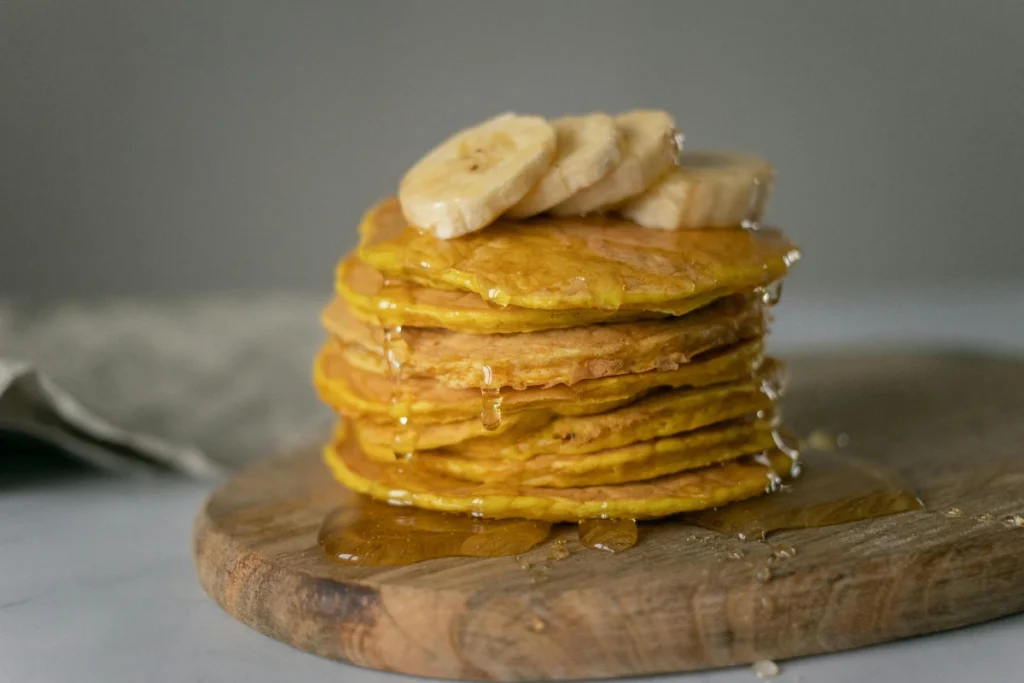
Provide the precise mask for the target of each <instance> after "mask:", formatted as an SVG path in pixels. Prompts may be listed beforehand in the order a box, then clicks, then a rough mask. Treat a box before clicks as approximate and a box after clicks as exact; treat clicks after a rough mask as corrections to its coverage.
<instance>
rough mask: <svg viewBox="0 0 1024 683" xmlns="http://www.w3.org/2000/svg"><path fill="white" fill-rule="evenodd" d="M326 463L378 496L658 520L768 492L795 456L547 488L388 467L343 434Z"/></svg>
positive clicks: (517, 511) (514, 511)
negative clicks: (608, 482) (627, 480)
mask: <svg viewBox="0 0 1024 683" xmlns="http://www.w3.org/2000/svg"><path fill="white" fill-rule="evenodd" d="M324 460H325V462H326V463H327V465H328V466H329V467H330V469H331V471H332V473H333V474H334V476H335V478H336V479H337V480H338V481H340V482H341V483H342V484H344V485H345V486H346V487H347V488H349V489H352V490H353V491H356V492H357V493H364V494H366V495H368V496H370V497H371V498H375V499H377V500H382V501H388V502H392V503H396V504H404V505H415V506H416V507H420V508H425V509H428V510H440V511H443V512H460V513H469V514H473V515H476V516H479V517H491V518H509V517H522V518H525V519H539V520H546V521H552V522H575V521H578V520H580V519H589V518H598V517H604V518H610V519H623V518H628V519H651V518H654V517H665V516H668V515H674V514H677V513H680V512H689V511H692V510H704V509H708V508H714V507H718V506H720V505H724V504H726V503H730V502H732V501H737V500H743V499H745V498H751V497H753V496H757V495H760V494H762V493H764V492H765V491H766V490H767V489H768V487H769V485H770V483H771V482H772V481H773V480H775V478H776V477H777V476H785V475H787V474H788V473H789V470H790V467H791V466H792V461H791V460H790V459H789V458H788V457H786V456H785V455H783V454H782V453H781V452H779V451H770V452H769V453H768V454H767V461H766V462H767V463H768V464H766V465H762V464H759V463H758V462H757V461H755V460H754V459H751V458H741V459H739V460H732V461H729V462H726V463H724V464H722V465H711V466H709V467H703V468H701V469H697V470H691V471H686V472H681V473H677V474H670V475H666V476H664V477H658V478H657V479H650V480H647V481H644V482H638V483H633V484H615V485H605V486H586V487H578V488H564V489H556V488H548V487H535V486H519V485H515V484H474V483H469V482H463V481H459V480H457V479H452V478H450V477H444V476H441V475H438V474H435V473H432V472H427V471H424V470H422V469H416V468H415V467H413V466H412V463H409V464H408V465H406V464H403V465H402V466H398V465H382V464H380V463H376V462H373V461H371V460H369V459H367V458H366V456H364V455H363V453H362V452H361V451H360V450H359V446H358V444H357V443H356V441H355V440H354V439H346V438H344V436H343V434H342V435H339V438H338V439H336V440H335V441H334V442H332V443H331V444H330V445H328V446H327V447H326V448H325V450H324Z"/></svg>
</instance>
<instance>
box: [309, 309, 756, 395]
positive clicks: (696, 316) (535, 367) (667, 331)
mask: <svg viewBox="0 0 1024 683" xmlns="http://www.w3.org/2000/svg"><path fill="white" fill-rule="evenodd" d="M322 318H323V323H324V326H325V327H326V328H327V330H328V332H329V333H330V334H332V335H333V336H335V337H337V338H338V339H340V340H342V341H344V342H346V343H350V344H358V345H360V346H362V347H364V348H366V349H368V350H370V351H371V352H373V353H374V354H376V355H377V356H379V357H380V358H381V360H382V362H383V359H384V358H385V356H386V353H385V347H386V346H387V347H388V348H387V350H388V352H390V353H391V354H392V355H393V356H394V358H395V359H396V360H397V361H398V362H400V363H401V366H402V378H403V380H404V379H405V378H406V377H412V376H426V377H434V378H436V379H438V380H439V381H440V382H442V383H443V384H446V385H447V386H449V387H453V388H456V389H462V388H470V387H476V388H480V387H513V388H515V389H521V388H524V387H530V386H540V387H550V386H553V385H556V384H568V385H573V384H576V383H577V382H580V381H583V380H588V379H595V378H599V377H610V376H614V375H625V374H630V373H639V372H646V371H649V370H655V369H657V370H674V369H676V368H678V367H679V366H680V365H682V364H685V363H688V362H690V361H691V360H692V359H693V358H694V357H696V356H698V355H699V354H701V353H704V352H706V351H710V350H712V349H716V348H719V347H724V346H729V345H732V344H735V343H737V342H741V341H745V340H748V339H754V338H758V337H761V336H762V335H763V334H764V332H765V315H764V310H763V305H762V304H761V302H760V301H759V300H758V299H757V298H755V297H744V296H731V297H726V298H723V299H719V300H717V301H715V302H714V303H712V304H710V305H709V306H705V307H704V308H701V309H700V310H697V311H694V312H693V313H690V314H689V315H685V316H682V317H679V318H665V319H661V320H644V321H636V322H622V323H607V324H602V325H585V326H582V327H573V328H570V329H558V330H545V331H541V332H531V333H523V334H499V335H479V334H467V333H464V332H451V331H448V330H439V329H430V328H409V329H403V330H402V332H401V334H400V335H391V336H390V338H388V336H387V335H386V332H385V330H384V328H380V327H376V326H372V325H368V324H366V323H364V322H362V321H361V320H359V318H357V317H356V316H355V315H353V314H352V312H351V309H350V308H349V306H348V305H347V304H346V303H345V302H344V301H343V300H342V299H335V300H334V301H333V302H332V303H331V304H330V305H329V306H328V307H327V308H326V309H325V310H324V312H323V316H322Z"/></svg>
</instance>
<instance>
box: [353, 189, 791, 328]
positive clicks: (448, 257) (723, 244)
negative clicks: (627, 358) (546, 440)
mask: <svg viewBox="0 0 1024 683" xmlns="http://www.w3.org/2000/svg"><path fill="white" fill-rule="evenodd" d="M360 233H361V242H360V246H359V249H358V256H359V258H360V259H361V260H362V261H364V262H365V263H367V264H369V265H370V266H372V267H374V268H376V269H377V270H378V271H380V272H381V273H383V274H384V276H385V277H388V278H397V279H403V280H410V281H413V282H416V283H418V284H421V285H424V286H427V287H430V288H432V289H449V290H452V289H455V290H461V291H466V292H474V293H476V294H478V295H479V296H480V297H481V298H483V299H485V300H487V301H493V302H494V303H496V304H498V305H499V306H508V305H514V306H519V307H523V308H534V309H542V310H557V311H563V310H569V309H602V310H617V309H621V308H627V309H628V308H637V309H640V310H651V309H652V307H653V308H656V307H657V306H659V305H664V304H667V303H668V302H679V301H682V300H684V299H686V298H689V297H694V296H700V295H705V294H708V293H710V292H713V291H719V290H731V291H735V290H753V289H755V288H757V287H762V286H765V285H767V284H769V283H771V282H774V281H776V280H778V279H780V278H782V277H783V276H784V275H785V274H786V271H787V269H788V268H789V266H790V265H791V264H792V263H793V262H795V261H796V260H797V259H798V258H799V251H797V249H796V247H795V246H794V245H793V244H792V243H791V242H790V241H789V240H787V239H786V238H785V236H784V235H783V234H782V233H781V232H780V231H778V230H774V229H760V230H745V229H740V228H736V229H716V230H676V231H670V230H650V229H647V228H643V227H640V226H638V225H636V224H635V223H632V222H630V221H628V220H625V219H622V218H614V217H602V216H587V217H583V218H552V217H550V216H542V217H538V218H534V219H530V220H526V221H515V220H509V219H499V220H498V221H497V222H495V223H493V224H492V225H489V226H488V227H487V229H486V230H482V231H480V232H475V233H472V234H469V235H464V236H462V237H460V238H458V239H453V240H439V239H437V238H435V237H433V236H432V235H430V234H429V233H422V232H419V231H417V230H415V229H414V228H412V227H410V226H409V225H408V224H407V223H406V221H405V218H404V217H403V216H402V212H401V210H400V208H399V205H398V201H397V200H396V199H394V198H389V199H385V200H383V201H382V202H380V203H379V204H378V205H377V206H375V207H374V208H372V209H371V210H370V211H369V212H367V214H366V216H365V217H364V218H363V223H362V225H361V226H360Z"/></svg>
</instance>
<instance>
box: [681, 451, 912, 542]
mask: <svg viewBox="0 0 1024 683" xmlns="http://www.w3.org/2000/svg"><path fill="white" fill-rule="evenodd" d="M802 463H803V465H804V470H805V471H804V473H803V475H802V476H801V477H800V479H799V480H798V481H797V482H795V483H794V484H790V485H785V486H782V487H781V490H779V491H778V492H777V493H774V494H772V495H768V496H763V497H760V498H754V499H752V500H747V501H742V502H739V503H733V504H731V505H727V506H725V507H722V508H719V509H717V510H706V511H703V512H697V513H693V514H690V515H687V516H686V517H685V520H686V521H687V522H689V523H691V524H695V525H697V526H700V527H704V528H705V529H710V530H712V531H717V532H720V533H723V534H728V535H734V536H739V537H740V538H747V539H763V538H765V537H766V536H767V535H768V534H770V533H771V532H773V531H781V530H783V529H809V528H814V527H824V526H832V525H834V524H845V523H847V522H856V521H859V520H863V519H872V518H874V517H883V516H886V515H895V514H899V513H901V512H910V511H913V510H921V509H923V508H924V505H923V504H922V503H921V500H920V499H919V498H918V497H917V495H916V494H915V493H914V492H913V491H912V490H911V489H910V488H909V487H908V486H907V485H906V483H904V482H903V481H902V480H901V479H900V477H899V476H898V475H897V474H896V473H895V472H893V471H891V470H888V469H885V468H883V467H881V466H879V465H877V464H875V463H872V462H870V461H867V460H865V459H862V458H858V457H856V456H852V455H848V454H846V453H812V454H811V455H810V456H809V457H808V456H805V457H804V459H803V461H802Z"/></svg>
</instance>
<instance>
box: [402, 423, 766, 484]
mask: <svg viewBox="0 0 1024 683" xmlns="http://www.w3.org/2000/svg"><path fill="white" fill-rule="evenodd" d="M771 429H772V428H771V423H770V422H769V421H767V420H763V421H760V422H758V423H749V422H743V421H733V422H728V423H724V424H720V425H715V426H713V427H708V428H706V429H700V430H697V431H694V432H689V433H687V434H683V435H679V436H670V437H666V438H661V439H652V440H650V441H641V442H637V443H631V444H630V445H628V446H622V447H618V448H609V449H607V450H602V451H598V452H594V453H587V454H585V455H553V454H552V455H540V456H537V457H535V458H532V459H530V460H494V459H489V460H471V459H467V458H461V457H459V456H458V455H453V454H452V453H453V451H451V450H441V451H427V452H424V453H418V454H417V455H416V457H415V460H414V461H413V466H414V467H416V468H420V469H425V470H428V471H431V472H435V473H437V474H440V475H443V476H446V477H453V478H455V479H461V480H466V481H472V482H478V483H481V484H497V483H504V484H516V485H522V486H544V487H550V488H570V487H580V486H599V485H605V484H624V483H630V482H637V481H643V480H645V479H654V478H656V477H661V476H664V475H666V474H674V473H676V472H681V471H683V470H691V469H697V468H699V467H705V466H707V465H711V464H713V463H719V462H724V461H726V460H734V459H736V458H739V457H742V456H745V455H752V454H755V453H761V452H763V451H766V450H768V449H771V448H774V447H775V442H774V439H773V437H772V432H771Z"/></svg>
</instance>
